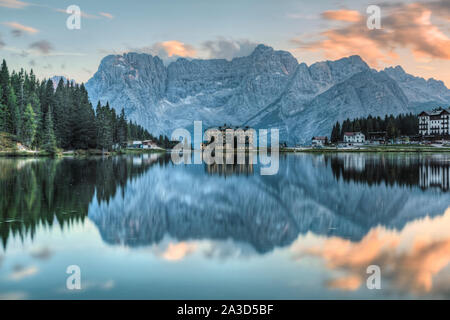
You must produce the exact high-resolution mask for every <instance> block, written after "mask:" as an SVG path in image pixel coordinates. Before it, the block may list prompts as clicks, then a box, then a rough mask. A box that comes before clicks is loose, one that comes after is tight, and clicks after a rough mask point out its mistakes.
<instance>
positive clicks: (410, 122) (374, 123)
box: [331, 113, 419, 143]
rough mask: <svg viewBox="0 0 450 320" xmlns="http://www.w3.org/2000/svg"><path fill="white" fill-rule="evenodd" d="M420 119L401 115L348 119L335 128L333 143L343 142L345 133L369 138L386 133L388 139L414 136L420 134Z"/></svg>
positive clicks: (332, 137)
mask: <svg viewBox="0 0 450 320" xmlns="http://www.w3.org/2000/svg"><path fill="white" fill-rule="evenodd" d="M418 128H419V118H418V117H417V115H414V114H412V113H410V114H400V115H398V116H396V117H394V116H393V115H389V116H387V115H386V116H385V117H384V119H383V118H381V117H372V116H371V115H369V116H368V117H367V118H356V119H353V120H350V119H347V120H345V121H344V122H342V124H341V123H339V122H336V124H335V125H334V126H333V129H332V131H331V142H333V143H335V142H339V141H342V140H343V136H344V132H362V133H364V135H365V136H366V137H367V136H368V134H369V133H373V132H385V133H386V138H388V139H393V138H397V137H399V136H413V135H417V134H418Z"/></svg>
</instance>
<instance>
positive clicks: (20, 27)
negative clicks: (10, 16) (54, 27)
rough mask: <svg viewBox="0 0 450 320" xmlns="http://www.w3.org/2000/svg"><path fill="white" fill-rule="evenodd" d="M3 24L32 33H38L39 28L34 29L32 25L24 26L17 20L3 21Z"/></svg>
mask: <svg viewBox="0 0 450 320" xmlns="http://www.w3.org/2000/svg"><path fill="white" fill-rule="evenodd" d="M3 24H4V25H5V26H8V27H10V28H11V29H13V30H17V31H19V32H27V33H29V34H34V33H38V32H39V30H38V29H35V28H33V27H29V26H25V25H23V24H20V23H18V22H4V23H3Z"/></svg>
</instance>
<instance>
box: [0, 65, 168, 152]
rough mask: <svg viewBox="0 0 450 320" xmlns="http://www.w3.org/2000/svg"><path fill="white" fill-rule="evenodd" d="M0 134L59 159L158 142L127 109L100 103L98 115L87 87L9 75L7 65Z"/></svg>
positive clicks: (0, 91) (0, 88) (1, 80)
mask: <svg viewBox="0 0 450 320" xmlns="http://www.w3.org/2000/svg"><path fill="white" fill-rule="evenodd" d="M0 132H6V133H9V134H11V135H13V136H14V137H15V139H16V140H17V141H19V142H20V143H21V144H22V145H23V146H25V147H27V148H30V149H34V150H44V151H46V152H48V153H50V154H55V153H57V152H58V151H59V150H79V149H83V150H87V149H99V150H102V151H105V150H106V151H111V150H117V149H122V148H126V146H127V141H129V140H150V139H151V140H155V141H157V143H158V144H159V145H160V146H163V147H164V146H165V145H167V144H168V143H169V140H168V138H167V137H162V136H160V137H159V138H158V139H156V138H155V137H153V136H152V135H151V134H150V133H149V132H148V131H147V130H146V129H144V128H143V127H142V126H140V125H137V124H136V123H133V122H131V121H127V119H126V116H125V113H124V109H123V108H122V110H121V112H120V114H118V113H116V111H115V109H114V108H111V107H110V106H109V103H106V105H101V104H100V102H98V104H97V106H96V108H95V110H94V108H93V106H92V104H91V102H90V101H89V98H88V93H87V91H86V88H85V86H84V84H81V85H79V84H76V83H74V82H73V81H66V82H64V81H63V80H62V79H61V80H60V81H59V83H58V84H57V85H56V84H54V83H53V81H52V80H51V79H48V80H42V81H39V80H38V79H37V78H36V76H35V74H34V73H33V70H31V71H30V72H29V73H28V72H26V71H24V70H23V69H21V70H20V71H19V72H16V71H12V72H11V73H9V71H8V67H7V64H6V61H5V60H3V62H2V65H1V69H0Z"/></svg>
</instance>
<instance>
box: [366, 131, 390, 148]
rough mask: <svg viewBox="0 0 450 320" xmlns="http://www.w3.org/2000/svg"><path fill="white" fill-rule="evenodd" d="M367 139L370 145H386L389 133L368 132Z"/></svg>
mask: <svg viewBox="0 0 450 320" xmlns="http://www.w3.org/2000/svg"><path fill="white" fill-rule="evenodd" d="M366 139H367V141H368V142H369V143H370V144H375V145H379V144H385V143H386V140H387V132H386V131H374V132H368V133H367V137H366Z"/></svg>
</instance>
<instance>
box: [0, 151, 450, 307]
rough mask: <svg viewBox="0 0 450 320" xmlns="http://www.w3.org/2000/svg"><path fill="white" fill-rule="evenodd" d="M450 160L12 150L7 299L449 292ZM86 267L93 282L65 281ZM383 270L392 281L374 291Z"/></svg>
mask: <svg viewBox="0 0 450 320" xmlns="http://www.w3.org/2000/svg"><path fill="white" fill-rule="evenodd" d="M449 168H450V155H449V156H447V155H419V154H412V155H407V154H385V155H375V154H335V155H310V154H302V155H298V154H295V155H294V154H292V155H282V156H281V159H280V170H279V173H278V174H277V175H273V176H261V175H260V174H259V169H258V166H253V167H251V166H212V167H211V166H207V165H205V164H202V165H174V164H172V163H171V161H170V158H167V157H165V156H161V157H158V156H156V155H142V156H125V157H116V158H106V159H102V158H98V159H89V160H87V159H58V160H44V159H39V160H38V159H0V244H1V249H0V299H36V298H37V299H47V298H58V299H109V298H113V299H114V298H124V299H127V298H130V299H213V298H217V299H222V298H224V299H304V298H323V299H334V298H343V299H351V298H374V299H377V298H388V299H391V298H401V299H403V298H446V299H448V298H450V209H449V207H450V191H449V178H450V176H449V172H450V171H449ZM69 265H78V266H80V268H81V278H82V281H81V284H82V290H79V291H71V290H68V289H66V279H67V277H68V274H66V268H67V266H69ZM369 265H378V266H380V268H381V276H382V277H381V279H382V280H381V286H382V288H381V289H380V290H369V289H367V286H366V279H367V277H368V274H367V273H366V268H367V267H368V266H369Z"/></svg>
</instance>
